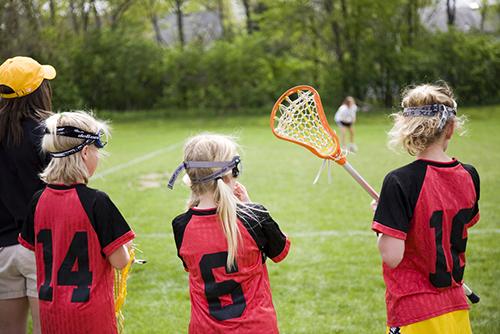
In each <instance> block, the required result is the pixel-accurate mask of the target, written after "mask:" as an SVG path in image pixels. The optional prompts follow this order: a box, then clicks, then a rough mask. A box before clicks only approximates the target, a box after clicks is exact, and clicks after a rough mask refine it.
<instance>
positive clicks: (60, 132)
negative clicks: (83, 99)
mask: <svg viewBox="0 0 500 334" xmlns="http://www.w3.org/2000/svg"><path fill="white" fill-rule="evenodd" d="M45 133H47V134H51V133H50V131H49V129H47V128H46V129H45ZM55 135H57V136H63V137H71V138H78V139H84V141H83V142H82V143H81V144H78V145H77V146H75V147H72V148H70V149H69V150H66V151H61V152H50V153H49V154H50V156H51V157H53V158H63V157H67V156H69V155H72V154H75V153H77V152H80V151H81V150H83V148H84V147H85V146H87V145H95V146H96V147H97V148H103V147H104V146H106V144H107V143H108V140H107V137H106V134H105V133H104V131H102V130H99V131H97V133H91V132H87V131H85V130H82V129H79V128H76V127H74V126H58V127H57V130H56V133H55Z"/></svg>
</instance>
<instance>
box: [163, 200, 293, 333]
mask: <svg viewBox="0 0 500 334" xmlns="http://www.w3.org/2000/svg"><path fill="white" fill-rule="evenodd" d="M247 210H249V211H248V212H246V213H244V212H243V211H239V212H238V227H239V230H240V233H241V240H240V241H239V243H238V252H237V256H236V266H235V267H234V268H231V269H227V268H226V261H227V256H228V253H227V240H226V237H225V235H224V232H223V230H222V224H221V222H220V220H219V218H218V215H217V213H216V209H208V210H201V209H195V208H193V209H189V210H188V211H187V212H186V213H183V214H181V215H179V216H178V217H176V218H175V219H174V220H173V222H172V225H173V231H174V237H175V243H176V245H177V251H178V256H179V257H180V258H181V260H182V262H183V264H184V268H185V270H186V271H188V272H189V287H190V297H191V322H190V325H189V333H191V334H195V333H200V334H201V333H203V334H207V333H238V334H246V333H248V334H250V333H252V334H254V333H269V334H272V333H278V324H277V320H276V312H275V310H274V306H273V302H272V297H271V287H270V284H269V276H268V273H267V268H266V264H265V259H266V257H269V258H271V260H273V261H274V262H279V261H281V260H283V259H284V258H285V257H286V255H287V254H288V251H289V249H290V240H289V239H288V238H287V237H286V236H285V235H284V234H283V233H282V232H281V230H280V229H279V226H278V224H276V222H274V220H273V219H272V218H271V216H270V215H269V213H268V212H267V210H266V209H265V208H264V207H262V206H260V205H255V204H254V205H252V206H251V207H250V208H248V209H247Z"/></svg>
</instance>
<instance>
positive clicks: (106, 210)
mask: <svg viewBox="0 0 500 334" xmlns="http://www.w3.org/2000/svg"><path fill="white" fill-rule="evenodd" d="M93 214H94V222H95V229H96V233H97V237H98V238H99V242H100V244H101V248H102V252H103V253H104V254H105V255H106V256H109V255H111V254H112V253H113V252H114V251H116V250H117V249H118V248H119V247H121V246H123V245H124V244H126V243H127V242H129V241H130V240H132V239H134V237H135V234H134V232H133V231H132V230H131V229H130V226H129V225H128V224H127V222H126V221H125V218H123V216H122V214H121V213H120V211H119V210H118V208H117V207H116V206H115V204H114V203H113V202H112V201H111V199H110V198H109V196H108V195H107V194H106V193H104V192H102V191H97V192H96V201H95V205H94V212H93Z"/></svg>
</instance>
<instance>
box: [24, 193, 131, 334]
mask: <svg viewBox="0 0 500 334" xmlns="http://www.w3.org/2000/svg"><path fill="white" fill-rule="evenodd" d="M30 211H31V212H30V215H29V217H28V219H27V220H26V222H25V224H24V226H23V229H22V232H21V235H20V236H19V241H20V243H21V244H22V245H23V246H25V247H27V248H29V249H31V250H34V251H35V256H36V266H37V287H38V292H39V304H40V321H41V326H42V332H43V333H51V334H54V333H56V334H57V333H61V334H62V333H73V334H79V333H82V334H83V333H100V334H101V333H102V334H107V333H110V334H115V333H116V332H117V328H116V319H115V310H114V295H113V279H114V273H113V269H112V267H111V264H110V263H109V261H108V260H107V256H109V255H110V254H112V253H113V252H114V251H115V250H117V249H118V248H119V247H121V246H122V245H124V244H125V243H127V242H128V241H130V240H132V239H133V238H134V233H133V232H132V231H131V230H130V228H129V226H128V225H127V223H126V222H125V220H124V219H123V217H122V216H121V214H120V212H119V211H118V209H117V208H116V207H115V206H114V204H113V203H112V202H111V200H110V199H109V197H108V196H107V195H106V194H105V193H103V192H100V191H97V190H94V189H90V188H87V187H86V186H85V185H82V184H79V185H73V186H57V185H49V186H47V188H45V189H44V190H43V191H40V192H38V193H37V194H35V196H34V198H33V200H32V204H31V210H30Z"/></svg>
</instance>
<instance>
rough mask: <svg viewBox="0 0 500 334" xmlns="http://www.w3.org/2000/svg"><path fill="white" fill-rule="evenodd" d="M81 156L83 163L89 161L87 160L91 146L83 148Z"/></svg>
mask: <svg viewBox="0 0 500 334" xmlns="http://www.w3.org/2000/svg"><path fill="white" fill-rule="evenodd" d="M80 154H81V156H82V159H83V161H87V158H88V156H89V146H88V145H85V146H84V147H83V150H81V151H80Z"/></svg>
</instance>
